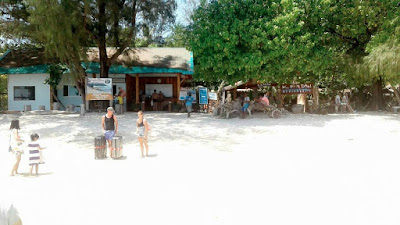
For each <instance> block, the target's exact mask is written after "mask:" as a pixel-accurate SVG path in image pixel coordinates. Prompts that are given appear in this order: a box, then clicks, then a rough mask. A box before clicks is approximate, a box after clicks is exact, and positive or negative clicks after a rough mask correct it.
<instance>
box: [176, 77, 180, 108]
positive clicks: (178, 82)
mask: <svg viewBox="0 0 400 225" xmlns="http://www.w3.org/2000/svg"><path fill="white" fill-rule="evenodd" d="M180 91H181V74H180V73H178V74H177V76H176V103H179V94H180Z"/></svg>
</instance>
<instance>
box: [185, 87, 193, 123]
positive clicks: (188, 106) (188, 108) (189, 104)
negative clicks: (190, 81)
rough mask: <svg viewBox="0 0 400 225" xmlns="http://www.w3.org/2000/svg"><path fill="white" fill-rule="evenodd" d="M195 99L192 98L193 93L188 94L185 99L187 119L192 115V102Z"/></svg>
mask: <svg viewBox="0 0 400 225" xmlns="http://www.w3.org/2000/svg"><path fill="white" fill-rule="evenodd" d="M193 100H194V98H193V97H192V93H190V92H188V94H187V95H186V97H185V106H186V111H187V113H188V115H187V117H190V113H191V112H192V102H193Z"/></svg>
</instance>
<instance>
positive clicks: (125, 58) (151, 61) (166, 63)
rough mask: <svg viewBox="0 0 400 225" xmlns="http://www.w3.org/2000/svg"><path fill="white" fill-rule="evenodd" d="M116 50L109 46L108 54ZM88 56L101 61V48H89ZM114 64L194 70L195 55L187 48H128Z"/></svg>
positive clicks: (89, 59)
mask: <svg viewBox="0 0 400 225" xmlns="http://www.w3.org/2000/svg"><path fill="white" fill-rule="evenodd" d="M116 51H117V49H116V48H107V56H108V57H111V56H112V54H114V53H115V52H116ZM87 57H88V61H89V62H99V49H98V48H91V49H89V51H88V53H87ZM114 64H117V65H122V66H124V67H137V66H138V67H158V68H170V69H182V70H193V55H192V53H191V52H189V51H188V50H186V49H185V48H128V49H126V50H125V51H124V52H123V53H122V54H121V55H120V56H118V58H117V59H116V60H115V62H114Z"/></svg>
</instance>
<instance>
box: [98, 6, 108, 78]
mask: <svg viewBox="0 0 400 225" xmlns="http://www.w3.org/2000/svg"><path fill="white" fill-rule="evenodd" d="M98 7H99V27H98V29H99V33H98V39H99V46H98V47H99V54H100V77H101V78H108V71H109V69H110V66H109V65H108V57H107V44H106V33H107V18H106V2H105V1H104V0H101V1H99V3H98Z"/></svg>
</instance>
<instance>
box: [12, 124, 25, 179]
mask: <svg viewBox="0 0 400 225" xmlns="http://www.w3.org/2000/svg"><path fill="white" fill-rule="evenodd" d="M19 129H20V127H19V120H12V121H11V125H10V148H11V152H12V153H13V154H14V155H15V163H14V165H13V167H12V170H11V176H14V175H15V174H18V167H19V163H20V162H21V154H23V153H24V150H23V148H22V143H23V142H24V140H22V139H21V137H20V136H19V134H18V131H19Z"/></svg>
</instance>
